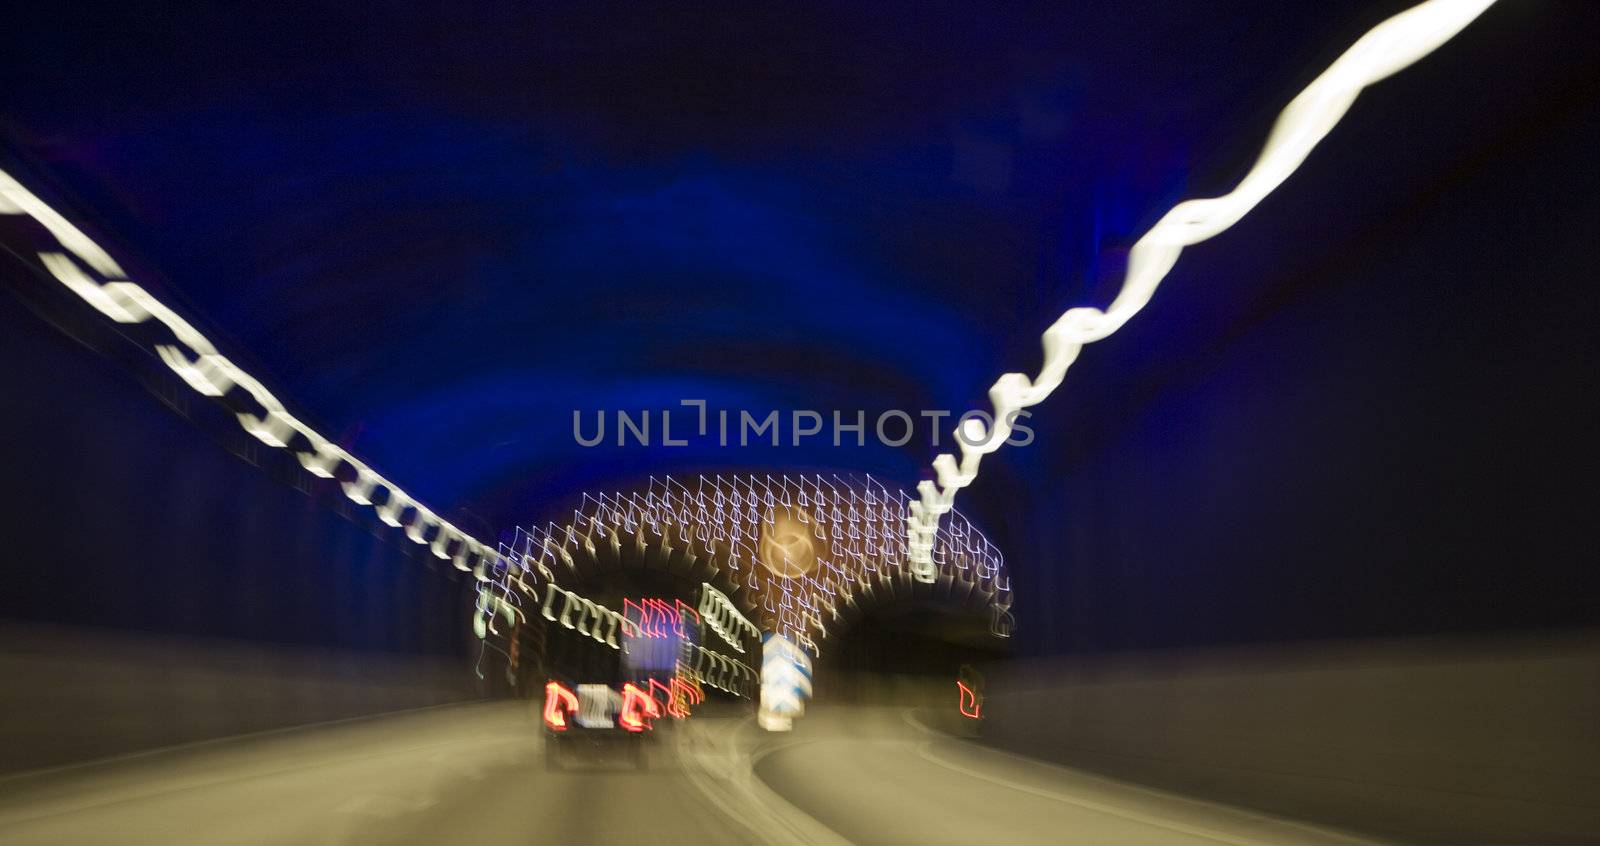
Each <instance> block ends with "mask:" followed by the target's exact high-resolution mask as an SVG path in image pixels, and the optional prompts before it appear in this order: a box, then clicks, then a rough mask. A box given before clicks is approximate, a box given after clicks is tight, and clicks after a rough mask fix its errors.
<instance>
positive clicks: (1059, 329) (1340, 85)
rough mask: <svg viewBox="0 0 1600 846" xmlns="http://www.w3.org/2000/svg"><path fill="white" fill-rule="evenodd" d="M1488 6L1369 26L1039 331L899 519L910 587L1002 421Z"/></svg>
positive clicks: (1441, 8)
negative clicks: (1224, 187) (1254, 140)
mask: <svg viewBox="0 0 1600 846" xmlns="http://www.w3.org/2000/svg"><path fill="white" fill-rule="evenodd" d="M1493 3H1494V0H1428V2H1426V3H1422V4H1420V5H1417V6H1413V7H1412V8H1410V9H1408V10H1406V11H1404V12H1401V13H1400V14H1398V15H1395V16H1394V17H1392V18H1389V19H1388V20H1386V21H1384V22H1383V23H1380V24H1378V25H1377V26H1375V27H1373V28H1372V29H1371V30H1370V31H1368V32H1367V34H1365V35H1363V36H1362V37H1361V38H1360V39H1359V40H1357V41H1356V43H1355V44H1354V45H1352V46H1351V47H1350V49H1348V50H1346V51H1345V52H1344V54H1343V55H1341V56H1340V57H1339V58H1338V59H1337V60H1335V61H1334V63H1333V64H1332V65H1330V66H1329V67H1328V69H1327V70H1325V71H1323V73H1322V75H1321V76H1318V77H1317V78H1316V79H1315V80H1313V81H1312V82H1311V84H1310V85H1308V86H1306V88H1305V90H1304V91H1301V92H1300V94H1299V95H1298V96H1296V97H1295V98H1294V99H1293V100H1291V101H1290V102H1289V105H1288V106H1286V107H1284V109H1283V111H1282V112H1281V113H1279V115H1278V120H1277V122H1276V123H1275V124H1274V125H1273V127H1272V132H1271V133H1270V134H1269V135H1268V136H1267V141H1266V144H1265V146H1264V147H1263V148H1262V150H1261V154H1260V155H1259V156H1258V157H1257V159H1256V161H1255V164H1254V165H1252V166H1251V168H1250V170H1249V172H1248V173H1246V174H1245V176H1244V178H1243V179H1241V180H1240V181H1239V184H1238V185H1237V186H1235V187H1234V189H1233V190H1232V191H1230V192H1228V193H1227V194H1224V195H1222V196H1220V197H1213V198H1210V199H1202V200H1188V201H1186V202H1182V203H1179V204H1178V205H1176V206H1174V207H1173V208H1172V210H1171V211H1169V212H1167V213H1166V214H1165V215H1163V216H1162V218H1161V219H1160V220H1159V221H1157V222H1156V224H1155V226H1153V227H1151V228H1150V231H1149V232H1146V233H1145V235H1144V237H1142V238H1140V239H1139V240H1138V241H1137V242H1135V243H1134V245H1133V248H1132V249H1131V250H1130V251H1129V253H1128V267H1127V271H1126V273H1125V274H1124V277H1123V282H1122V288H1121V290H1120V291H1119V292H1118V293H1117V296H1116V297H1115V298H1114V299H1113V300H1112V302H1111V305H1110V306H1109V307H1107V308H1106V309H1105V310H1103V311H1102V310H1101V309H1098V308H1092V307H1079V308H1073V309H1069V310H1067V312H1066V313H1065V314H1063V315H1061V317H1060V318H1058V319H1057V320H1056V322H1055V323H1054V324H1052V325H1051V326H1050V328H1049V329H1046V330H1045V333H1044V337H1043V345H1044V365H1043V367H1042V368H1041V369H1040V371H1039V375H1038V376H1037V377H1035V378H1033V379H1029V378H1028V377H1027V376H1026V375H1024V374H1022V373H1006V374H1003V375H1002V376H1001V377H1000V378H999V379H998V380H997V381H996V382H995V383H994V386H993V387H991V388H990V389H989V401H990V402H991V404H992V405H993V407H994V413H993V416H992V417H991V418H990V419H991V420H992V421H993V426H992V428H991V427H986V426H985V425H984V424H983V423H982V422H981V421H980V420H978V419H976V418H972V419H968V420H966V422H965V423H964V424H963V425H964V427H965V429H966V431H965V432H964V433H963V434H964V435H965V437H964V438H962V439H961V441H960V448H961V461H960V463H959V464H957V462H956V459H955V457H954V456H953V455H951V454H949V453H943V454H941V455H939V456H938V457H937V458H935V459H934V461H933V468H934V471H935V473H936V475H937V477H938V481H937V483H935V482H933V481H923V482H922V483H921V484H919V485H917V493H918V499H917V501H916V502H914V503H912V505H911V514H910V516H909V517H908V518H907V520H906V544H907V547H908V549H909V554H910V557H911V560H912V567H913V569H914V570H915V572H916V575H917V578H918V579H920V580H922V581H924V582H931V581H933V580H934V578H935V574H936V569H935V566H934V561H933V548H934V540H935V538H936V537H937V535H938V534H939V520H940V518H941V517H942V516H944V515H945V514H946V513H948V512H949V511H950V508H951V506H952V504H953V503H954V502H955V497H956V492H957V491H959V490H961V489H962V488H964V487H966V486H968V485H970V484H972V482H973V480H974V479H976V478H977V477H978V466H979V463H980V462H981V461H982V459H983V456H985V455H988V454H990V453H992V452H994V451H996V450H998V449H999V448H1000V446H1001V445H1002V444H1004V443H1005V442H1006V439H1007V438H1009V437H1010V436H1011V429H1012V427H1011V426H1010V425H1009V421H1011V420H1013V419H1015V418H1014V413H1015V412H1017V411H1019V410H1021V409H1024V408H1027V407H1029V406H1033V405H1037V404H1039V403H1041V402H1043V401H1044V399H1045V398H1046V397H1048V396H1050V394H1051V392H1053V391H1055V389H1056V388H1057V387H1058V386H1060V384H1061V380H1062V377H1064V376H1065V375H1066V372H1067V368H1068V367H1070V366H1071V365H1072V363H1073V362H1074V361H1076V360H1077V358H1078V353H1079V352H1081V351H1082V350H1083V347H1084V346H1085V345H1086V344H1090V343H1093V342H1095V341H1100V340H1104V339H1105V338H1107V337H1109V336H1110V335H1111V334H1112V333H1113V332H1116V331H1117V330H1118V329H1120V328H1121V327H1122V326H1123V324H1125V323H1127V322H1128V320H1129V319H1131V318H1132V317H1133V316H1134V315H1135V314H1138V313H1139V311H1140V310H1141V309H1143V308H1144V306H1145V304H1146V303H1148V302H1149V301H1150V298H1151V296H1153V295H1154V294H1155V290H1156V286H1157V285H1159V284H1160V282H1161V280H1162V279H1163V278H1165V277H1166V275H1167V273H1168V272H1169V271H1170V270H1172V267H1173V265H1174V264H1176V263H1177V261H1178V255H1179V253H1181V252H1182V251H1183V248H1184V247H1187V246H1190V245H1192V244H1197V243H1199V242H1201V241H1204V240H1206V239H1208V238H1212V237H1214V236H1216V235H1219V234H1221V233H1222V232H1223V231H1225V230H1227V229H1228V228H1229V227H1231V226H1233V225H1234V224H1235V223H1237V222H1238V221H1239V220H1240V219H1241V218H1243V217H1244V216H1245V214H1246V213H1248V212H1249V211H1250V210H1251V209H1253V208H1255V206H1256V204H1257V203H1260V202H1261V201H1262V199H1264V198H1265V197H1266V196H1267V195H1268V194H1270V193H1272V191H1273V190H1274V189H1275V188H1277V187H1278V186H1279V185H1281V184H1283V181H1284V180H1285V179H1288V178H1289V175H1290V174H1292V173H1294V171H1295V170H1296V169H1297V168H1299V167H1300V164H1301V163H1302V162H1304V161H1305V159H1306V157H1307V156H1308V155H1310V153H1311V150H1312V148H1314V147H1316V145H1317V143H1318V142H1320V141H1321V140H1322V139H1323V138H1324V137H1325V136H1327V134H1328V132H1329V131H1331V130H1332V129H1333V127H1334V126H1335V125H1336V124H1338V122H1339V120H1340V119H1341V118H1342V117H1344V114H1345V112H1346V111H1348V110H1349V109H1350V105H1351V104H1352V103H1354V102H1355V99H1356V96H1357V95H1358V94H1360V93H1361V91H1362V89H1364V88H1366V87H1367V86H1368V85H1371V84H1373V83H1375V82H1377V81H1378V80H1381V79H1383V78H1384V77H1387V76H1389V75H1390V74H1393V73H1395V72H1397V71H1399V70H1401V69H1403V68H1405V67H1407V66H1408V65H1410V64H1412V63H1413V62H1415V61H1417V60H1418V59H1421V58H1422V57H1423V56H1426V55H1428V54H1429V53H1431V52H1433V51H1434V50H1435V49H1437V48H1438V47H1439V46H1440V45H1442V44H1444V43H1445V42H1447V41H1449V40H1450V39H1451V38H1452V37H1454V36H1455V35H1456V33H1458V32H1460V31H1461V30H1462V29H1464V28H1465V27H1466V26H1467V24H1470V23H1471V22H1472V21H1473V20H1475V19H1476V18H1477V17H1478V16H1479V15H1481V14H1482V13H1483V12H1484V10H1485V9H1487V8H1489V6H1490V5H1492V4H1493Z"/></svg>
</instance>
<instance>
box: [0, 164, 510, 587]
mask: <svg viewBox="0 0 1600 846" xmlns="http://www.w3.org/2000/svg"><path fill="white" fill-rule="evenodd" d="M0 214H22V215H27V216H28V217H31V218H33V219H34V220H35V221H37V222H38V223H39V224H40V225H42V226H43V227H44V228H45V230H46V231H48V232H49V233H50V235H51V236H52V237H54V238H55V240H56V242H57V243H58V244H59V245H60V246H61V248H62V250H64V252H61V251H56V250H45V251H42V252H40V253H39V260H40V262H41V263H42V264H43V266H44V268H45V270H46V271H48V272H49V273H50V275H52V276H54V277H55V278H56V280H57V281H59V282H61V284H62V285H64V286H65V287H66V288H67V289H68V290H70V291H72V292H73V293H74V294H77V295H78V296H79V297H80V298H82V299H83V301H84V302H86V303H88V304H89V305H90V306H92V307H94V309H95V310H96V311H98V312H100V313H101V314H104V315H105V316H106V317H108V318H110V319H111V320H113V321H115V322H117V323H124V324H134V323H145V322H147V321H150V320H155V321H156V322H157V323H160V324H161V325H163V326H165V327H166V329H167V330H168V331H169V332H171V333H172V337H173V338H174V340H176V341H177V343H176V344H157V345H156V348H155V350H156V354H157V355H158V356H159V357H160V359H161V361H162V362H163V363H165V364H166V365H167V366H168V367H170V368H171V369H172V371H173V372H174V373H176V374H178V376H179V378H181V379H183V381H184V382H185V383H186V384H188V385H189V387H191V388H193V389H194V390H195V391H196V392H197V393H199V394H201V395H202V396H207V397H221V396H224V395H226V394H227V393H228V392H229V391H231V390H233V389H234V388H238V389H240V390H243V391H244V392H245V393H248V394H249V395H250V396H251V398H253V399H254V400H255V402H256V404H257V405H259V406H260V407H261V409H262V413H261V414H259V415H257V414H250V413H240V414H239V415H238V418H239V425H240V426H242V427H243V428H244V430H245V431H246V432H249V433H250V434H251V435H253V436H254V437H255V438H256V439H257V440H259V441H261V442H262V443H264V444H266V445H267V446H270V447H273V448H275V449H291V450H292V451H293V452H294V454H295V457H296V458H297V459H299V461H300V464H301V465H302V466H303V467H305V469H306V471H307V472H309V473H311V474H313V475H316V476H319V477H321V478H324V479H332V478H335V474H336V471H337V468H338V466H339V465H340V464H345V465H348V466H349V467H350V468H351V469H352V470H353V471H354V477H355V478H354V479H352V480H350V481H346V482H342V483H341V484H342V486H343V488H344V492H345V496H347V497H348V498H349V499H350V501H352V502H355V503H357V504H359V505H369V506H370V505H372V495H373V492H374V491H375V490H376V489H377V488H380V487H381V488H383V489H384V490H385V491H387V492H388V500H387V502H386V503H385V505H383V506H381V507H380V508H379V509H378V516H379V519H381V520H383V522H385V523H387V524H388V525H390V526H395V527H400V526H402V525H403V524H402V522H401V519H402V512H403V511H405V510H406V509H408V508H409V509H413V510H414V511H415V516H414V517H413V518H412V520H411V522H410V523H409V524H408V525H405V531H406V536H407V537H409V538H411V540H412V541H414V542H416V543H418V544H428V545H429V549H430V551H432V552H433V554H434V555H435V556H437V557H439V558H441V559H446V560H449V561H450V562H451V563H452V564H453V565H455V567H456V568H457V569H459V570H463V571H466V570H471V571H473V572H474V573H475V574H476V575H477V576H478V577H479V578H480V579H481V578H484V572H485V562H487V561H489V560H492V559H493V558H494V556H495V555H496V552H495V550H494V548H493V547H490V546H488V545H487V544H484V543H483V542H482V541H479V540H478V539H477V538H474V537H472V536H471V535H469V534H467V533H466V532H464V531H462V530H461V529H460V528H458V527H457V526H455V525H454V524H452V523H451V522H450V521H448V520H445V519H443V518H441V517H439V516H438V515H437V514H435V513H434V512H433V511H431V510H430V509H428V508H427V507H426V506H423V505H422V504H421V503H419V502H417V500H416V498H414V497H412V496H411V495H410V494H407V493H406V492H405V491H404V490H402V489H400V487H399V486H397V485H395V484H394V483H393V482H391V481H389V480H388V479H385V478H384V477H382V476H380V475H378V474H377V473H375V472H373V470H372V468H370V467H368V466H367V465H366V464H364V463H362V462H361V461H360V460H358V459H356V457H355V456H353V455H351V454H350V453H348V452H346V451H345V450H344V449H342V448H341V447H339V446H337V445H335V444H334V443H333V442H331V441H329V440H328V439H327V438H325V437H323V436H322V435H321V434H319V433H317V432H316V431H315V430H313V429H312V428H311V427H310V426H307V425H306V424H305V423H302V422H301V421H300V420H298V419H297V418H295V417H294V416H293V415H291V414H290V413H289V412H288V410H287V409H286V408H284V405H283V403H282V402H280V401H279V400H278V398H277V397H276V396H274V395H273V394H272V392H271V391H269V390H267V389H266V387H265V386H263V385H262V384H261V383H260V382H259V381H258V380H256V379H255V377H253V376H251V375H250V374H249V373H246V372H245V371H244V370H242V369H240V368H239V367H238V365H236V364H234V363H233V362H232V361H229V360H228V358H227V357H226V356H223V355H222V354H221V353H219V352H218V351H217V349H216V347H215V346H213V345H212V343H211V342H210V340H208V339H207V338H206V337H205V335H204V334H202V333H201V332H200V331H199V330H197V329H195V328H194V327H193V326H191V325H190V324H189V322H188V321H186V320H184V319H183V318H182V317H180V316H179V315H178V314H177V313H176V312H174V311H173V310H172V309H170V308H168V307H167V306H166V304H164V303H162V302H161V301H160V300H158V299H156V298H155V297H154V296H153V295H152V294H150V292H149V291H146V290H145V289H144V288H142V287H140V286H139V285H137V284H135V283H133V282H130V281H128V280H127V279H126V274H125V273H124V272H123V270H122V268H121V267H120V266H119V265H118V264H117V263H116V261H115V260H113V259H112V258H111V256H110V255H109V254H107V253H106V251H105V250H103V249H101V248H100V246H99V245H98V244H96V243H95V242H94V241H93V240H92V239H91V238H89V236H87V235H85V234H84V233H83V231H82V230H80V229H78V228H77V227H76V226H74V225H72V223H70V222H69V221H68V220H67V219H66V218H65V217H63V216H62V215H61V214H60V213H59V212H57V211H56V210H55V209H52V208H51V207H50V206H49V205H48V204H46V203H45V202H44V201H43V200H41V199H39V198H38V197H37V196H35V195H34V194H33V192H31V191H29V190H28V189H26V188H24V187H23V186H22V184H21V183H19V182H17V181H16V180H15V179H13V178H12V177H11V175H10V174H8V173H6V172H5V171H3V170H0ZM91 273H92V274H94V275H91ZM95 275H97V276H99V277H100V279H99V280H97V279H96V278H95ZM185 348H187V351H185ZM297 441H303V442H304V443H306V444H308V445H309V446H307V447H292V446H291V444H294V443H296V442H297Z"/></svg>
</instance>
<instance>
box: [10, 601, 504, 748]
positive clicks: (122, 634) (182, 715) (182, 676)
mask: <svg viewBox="0 0 1600 846" xmlns="http://www.w3.org/2000/svg"><path fill="white" fill-rule="evenodd" d="M0 678H4V679H5V680H6V681H5V685H6V692H5V695H4V696H0V749H4V750H5V752H4V754H3V755H0V772H18V771H24V770H34V769H39V768H44V767H52V766H60V765H64V764H72V763H78V762H82V761H88V760H93V759H99V758H107V757H112V756H116V755H123V754H128V753H134V752H142V751H146V750H150V749H156V748H160V747H167V746H173V745H177V744H183V743H193V742H196V741H203V740H211V739H215V738H221V737H228V736H234V735H239V734H247V733H251V732H260V731H268V730H272V729H281V728H286V727H290V726H297V725H305V724H309V723H319V722H327V721H330V720H342V719H349V718H352V717H360V716H365V715H369V714H376V713H385V712H392V711H399V710H405V709H412V708H421V707H426V706H430V705H440V704H445V703H449V702H459V701H463V700H467V699H472V698H476V697H477V695H478V693H477V690H476V685H474V684H471V683H470V682H471V680H472V677H471V672H470V670H469V669H468V668H466V667H464V666H462V663H461V662H460V661H459V660H457V659H454V658H445V657H439V656H420V655H405V654H396V653H388V654H384V653H373V652H364V651H352V650H338V649H327V648H317V647H307V646H297V645H296V646H291V645H283V644H266V643H253V642H250V641H241V640H224V639H199V638H190V637H176V636H161V635H151V634H135V633H130V632H126V631H111V630H95V629H86V628H69V627H62V626H43V625H7V626H4V627H0Z"/></svg>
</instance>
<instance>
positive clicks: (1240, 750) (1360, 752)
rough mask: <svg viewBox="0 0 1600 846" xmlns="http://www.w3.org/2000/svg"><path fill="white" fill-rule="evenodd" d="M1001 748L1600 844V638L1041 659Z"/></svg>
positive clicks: (1368, 820) (1443, 832)
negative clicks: (1598, 841)
mask: <svg viewBox="0 0 1600 846" xmlns="http://www.w3.org/2000/svg"><path fill="white" fill-rule="evenodd" d="M985 713H986V716H987V717H988V719H987V720H985V722H984V726H983V731H984V735H985V738H986V740H987V741H988V742H991V743H994V744H996V745H999V746H1001V747H1004V748H1008V749H1010V750H1011V751H1015V752H1018V753H1021V754H1027V755H1030V756H1035V757H1043V758H1048V759H1053V760H1056V761H1059V762H1063V763H1068V764H1071V765H1074V766H1080V767H1084V768H1088V769H1093V770H1097V771H1100V772H1104V773H1107V774H1110V775H1113V776H1118V777H1122V778H1127V779H1130V780H1135V781H1139V782H1143V783H1146V784H1151V785H1154V786H1157V787H1165V788H1170V789H1174V790H1178V791H1182V792H1185V793H1189V794H1193V795H1196V796H1200V797H1209V798H1214V799H1216V800H1220V801H1225V802H1229V803H1233V804H1239V805H1244V806H1249V807H1255V808H1260V809H1263V810H1267V811H1270V812H1274V813H1278V814H1283V815H1288V816H1293V817H1299V818H1304V819H1311V820H1320V821H1326V822H1330V823H1334V824H1339V825H1344V826H1346V827H1350V828H1356V829H1359V830H1365V831H1369V832H1373V833H1381V834H1385V835H1388V836H1390V837H1393V838H1395V839H1398V840H1402V841H1409V842H1429V843H1451V844H1463V843H1579V842H1583V843H1593V842H1597V840H1596V839H1597V838H1600V638H1596V637H1594V636H1584V637H1576V636H1574V637H1549V638H1541V639H1520V640H1494V641H1491V640H1485V639H1452V640H1403V641H1400V640H1397V641H1382V642H1362V643H1356V644H1348V643H1347V644H1339V645H1332V644H1323V645H1315V644H1313V645H1304V646H1294V647H1275V648H1253V649H1243V648H1241V649H1214V650H1202V651H1185V652H1166V653H1140V654H1124V655H1117V656H1112V657H1097V658H1092V659H1074V660H1070V661H1060V660H1055V661H1050V662H1043V661H1035V662H1026V663H1018V664H1013V665H1010V666H1008V667H1005V668H1003V669H996V670H994V671H993V672H992V674H991V676H990V685H989V698H988V702H987V703H986V705H985Z"/></svg>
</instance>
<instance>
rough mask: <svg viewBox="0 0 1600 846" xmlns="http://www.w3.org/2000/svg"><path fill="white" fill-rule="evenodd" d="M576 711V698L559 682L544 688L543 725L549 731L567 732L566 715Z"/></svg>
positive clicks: (575, 695)
mask: <svg viewBox="0 0 1600 846" xmlns="http://www.w3.org/2000/svg"><path fill="white" fill-rule="evenodd" d="M577 710H578V696H577V694H575V693H573V692H572V691H570V690H568V689H566V688H565V687H563V686H562V685H561V683H560V682H551V683H549V684H547V685H545V686H544V724H545V725H547V726H549V727H550V730H551V731H566V730H567V714H569V713H575V712H577Z"/></svg>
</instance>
